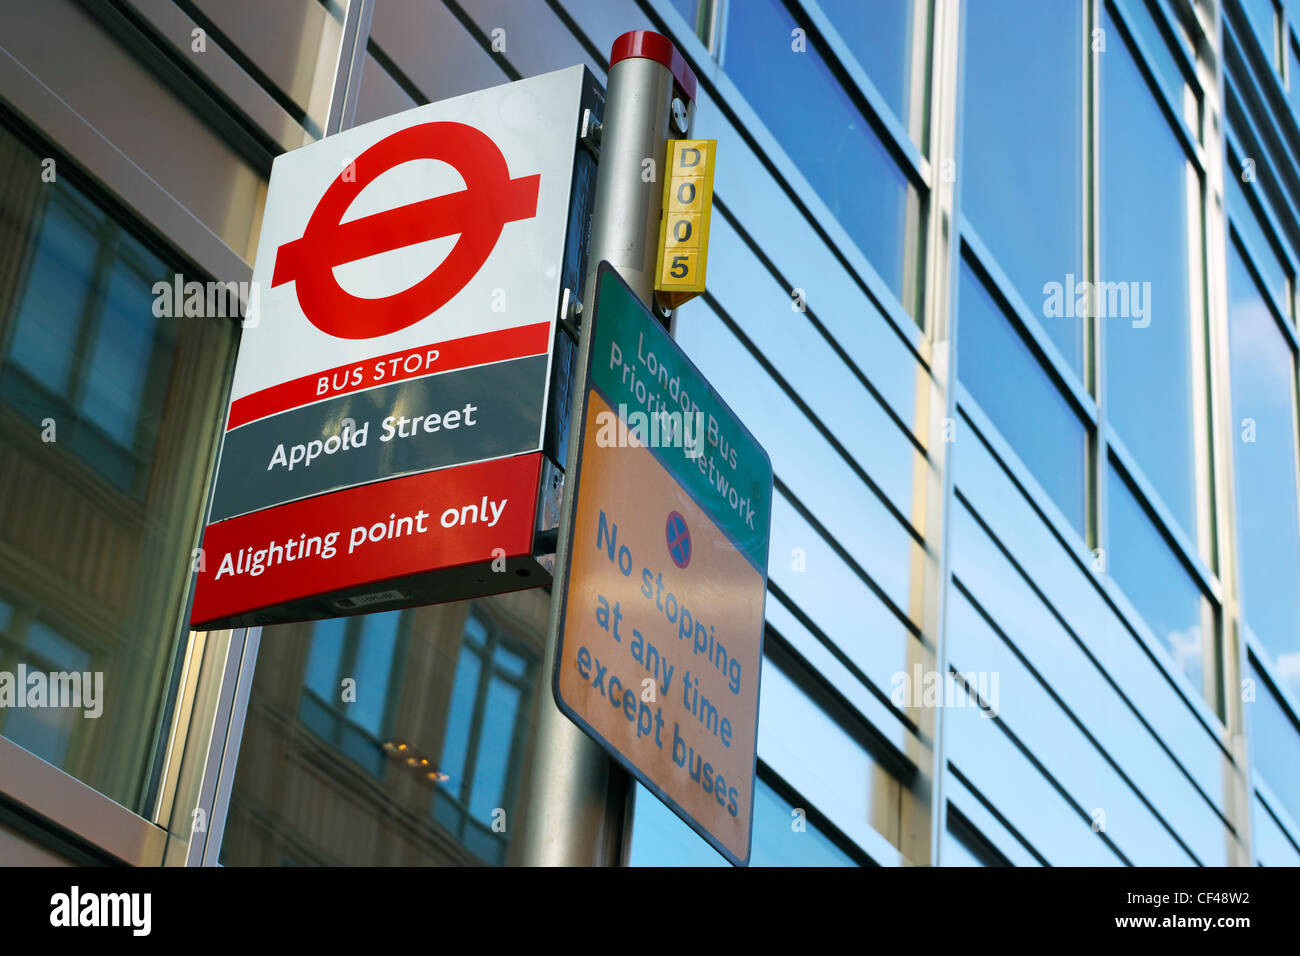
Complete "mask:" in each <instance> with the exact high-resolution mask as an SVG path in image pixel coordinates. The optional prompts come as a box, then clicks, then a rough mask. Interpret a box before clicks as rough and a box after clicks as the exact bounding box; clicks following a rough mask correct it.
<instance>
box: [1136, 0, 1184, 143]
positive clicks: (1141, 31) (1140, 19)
mask: <svg viewBox="0 0 1300 956" xmlns="http://www.w3.org/2000/svg"><path fill="white" fill-rule="evenodd" d="M1154 2H1156V3H1159V2H1160V0H1154ZM1124 10H1125V12H1126V13H1128V15H1129V23H1130V24H1132V26H1133V30H1134V32H1135V33H1136V34H1137V35H1138V37H1139V38H1140V40H1141V42H1142V44H1143V46H1145V47H1146V52H1147V55H1148V56H1149V57H1150V58H1151V60H1150V62H1151V67H1152V69H1154V71H1155V74H1156V78H1157V80H1158V82H1159V83H1160V85H1161V86H1162V87H1163V88H1164V91H1165V93H1166V95H1167V96H1168V97H1169V100H1170V102H1171V103H1172V104H1173V107H1174V110H1175V111H1177V112H1178V115H1179V116H1180V117H1181V118H1182V120H1183V122H1184V123H1185V124H1186V126H1187V130H1188V132H1190V133H1191V134H1192V136H1193V138H1195V139H1199V138H1200V132H1199V131H1200V104H1199V103H1198V102H1197V99H1196V96H1195V94H1193V93H1192V89H1191V87H1190V86H1189V85H1188V83H1187V78H1186V77H1185V76H1184V75H1183V71H1182V68H1181V67H1180V66H1179V65H1178V60H1177V59H1176V58H1175V56H1174V52H1173V50H1171V49H1170V47H1169V43H1168V41H1166V40H1165V36H1164V34H1163V33H1161V32H1160V27H1159V25H1158V24H1157V23H1156V18H1155V14H1154V13H1152V11H1151V6H1150V3H1149V2H1148V0H1124Z"/></svg>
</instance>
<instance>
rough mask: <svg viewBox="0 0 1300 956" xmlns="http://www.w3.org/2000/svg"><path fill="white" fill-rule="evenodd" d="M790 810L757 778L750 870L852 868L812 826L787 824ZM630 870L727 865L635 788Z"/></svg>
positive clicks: (678, 820)
mask: <svg viewBox="0 0 1300 956" xmlns="http://www.w3.org/2000/svg"><path fill="white" fill-rule="evenodd" d="M793 809H794V808H793V807H792V806H791V805H790V804H789V803H788V802H786V800H785V799H784V798H783V797H781V796H780V794H778V793H777V792H776V791H775V790H774V789H772V786H771V785H770V784H769V783H767V782H766V781H765V780H763V778H762V777H760V778H758V780H757V782H756V784H755V788H754V838H753V843H752V846H751V850H750V858H749V865H750V866H856V865H857V862H856V861H855V860H854V859H853V858H852V857H850V856H849V855H848V854H847V853H845V852H844V851H843V850H841V849H840V848H839V847H838V846H837V845H836V844H835V843H834V842H833V841H832V840H831V839H830V837H828V836H826V834H825V833H823V832H821V830H819V829H818V828H817V827H816V826H815V825H813V824H812V823H808V822H807V821H804V829H802V830H795V829H794V828H793V827H792V826H791V823H792V822H793V821H794V817H793V816H792V814H791V811H792V810H793ZM632 827H633V829H632V848H631V852H630V853H629V855H628V865H629V866H726V865H727V861H726V860H725V859H723V857H722V855H721V854H719V853H718V852H717V851H716V850H714V849H713V847H711V846H709V844H708V843H707V842H706V841H705V840H704V838H703V837H701V836H700V835H699V834H697V833H696V832H695V831H694V830H692V829H691V828H690V827H689V826H687V825H686V824H685V823H684V822H682V820H681V818H680V817H678V816H677V815H676V814H675V813H673V812H672V811H671V810H669V809H668V807H667V806H665V805H664V803H663V801H661V800H660V799H659V798H658V797H656V796H655V795H654V794H653V793H651V792H650V791H649V790H647V789H645V787H642V786H641V785H640V784H638V785H637V792H636V812H635V816H634V818H633V824H632Z"/></svg>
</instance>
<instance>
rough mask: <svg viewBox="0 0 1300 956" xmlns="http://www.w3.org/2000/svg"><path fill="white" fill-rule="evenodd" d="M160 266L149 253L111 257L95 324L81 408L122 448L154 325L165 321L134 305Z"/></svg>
mask: <svg viewBox="0 0 1300 956" xmlns="http://www.w3.org/2000/svg"><path fill="white" fill-rule="evenodd" d="M145 270H147V271H145ZM163 272H164V269H163V264H162V263H161V262H160V261H158V260H157V259H156V258H155V257H153V256H149V257H148V260H147V261H146V262H142V263H140V264H139V265H138V266H137V264H135V263H127V262H116V263H114V264H113V267H112V271H111V273H110V275H109V278H108V289H107V291H106V296H105V301H104V312H103V314H102V315H101V316H100V318H99V320H98V328H97V329H96V330H95V342H94V346H93V352H92V358H91V361H90V366H89V368H88V370H87V375H86V390H85V394H84V395H83V397H82V399H81V413H82V414H83V415H84V416H85V417H86V418H87V420H89V421H92V422H94V423H95V424H96V425H98V426H99V427H100V428H101V429H103V430H104V432H105V433H106V434H107V435H108V437H109V438H111V439H112V440H113V441H115V442H116V443H117V444H119V445H121V446H122V447H123V448H126V449H134V448H135V443H136V426H137V425H138V424H139V420H140V413H141V410H142V407H143V404H144V397H145V395H144V390H145V386H146V385H147V384H148V380H149V359H150V358H151V357H152V355H153V344H154V338H155V337H156V336H157V335H158V330H157V325H158V323H159V321H167V320H159V319H157V318H155V317H154V314H153V310H152V309H151V310H149V311H147V312H146V311H144V310H141V309H138V308H136V305H137V303H140V302H143V301H146V300H147V299H149V298H151V297H152V295H153V292H152V289H153V284H154V282H156V281H157V279H158V277H159V276H161V275H162V274H163Z"/></svg>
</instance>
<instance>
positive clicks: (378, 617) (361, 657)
mask: <svg viewBox="0 0 1300 956" xmlns="http://www.w3.org/2000/svg"><path fill="white" fill-rule="evenodd" d="M401 624H402V612H401V611H384V612H381V613H379V614H367V615H366V616H365V617H364V618H362V620H361V634H360V639H359V641H358V644H357V651H356V673H355V674H354V675H351V676H354V677H355V678H356V681H357V700H356V706H355V707H354V708H351V715H352V719H353V720H355V721H356V722H357V723H358V724H360V725H361V726H362V727H364V728H366V730H368V731H370V732H371V733H372V734H374V735H375V736H377V737H378V736H383V735H384V730H385V728H384V710H385V707H386V705H387V703H388V698H389V686H388V685H389V681H390V679H391V678H392V674H393V669H394V664H395V661H394V659H393V656H394V654H396V653H397V637H398V631H399V629H400V628H401ZM345 676H348V675H345Z"/></svg>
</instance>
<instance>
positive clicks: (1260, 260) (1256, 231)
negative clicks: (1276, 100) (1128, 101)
mask: <svg viewBox="0 0 1300 956" xmlns="http://www.w3.org/2000/svg"><path fill="white" fill-rule="evenodd" d="M1296 82H1298V83H1300V77H1297V79H1296ZM1240 168H1241V167H1240V166H1238V167H1237V169H1240ZM1233 172H1234V170H1233V169H1232V167H1229V169H1228V170H1227V173H1228V175H1227V176H1226V177H1225V182H1226V183H1227V184H1228V189H1227V192H1228V212H1229V214H1230V216H1231V219H1232V227H1233V228H1234V229H1236V230H1237V231H1238V232H1239V233H1241V235H1242V236H1244V237H1245V241H1246V246H1247V247H1248V248H1249V250H1250V259H1251V262H1252V264H1253V265H1254V266H1255V268H1256V269H1257V270H1258V271H1259V274H1260V275H1261V276H1262V277H1263V279H1264V284H1265V288H1266V289H1267V290H1268V293H1269V294H1270V295H1271V296H1273V303H1274V305H1276V306H1277V308H1278V311H1279V312H1281V313H1282V315H1283V316H1284V317H1286V318H1287V319H1288V320H1293V319H1294V317H1293V316H1292V315H1291V309H1290V303H1291V281H1290V277H1291V270H1290V269H1289V268H1288V267H1287V265H1286V263H1285V262H1284V261H1283V258H1282V256H1281V255H1280V254H1279V253H1278V250H1277V246H1275V245H1274V244H1273V242H1272V240H1271V239H1269V236H1268V233H1266V232H1265V231H1264V227H1263V225H1262V224H1261V222H1260V219H1259V216H1258V214H1257V213H1256V211H1255V207H1254V206H1253V205H1251V203H1250V200H1249V199H1248V198H1247V196H1246V190H1245V187H1243V186H1242V184H1241V181H1240V180H1239V179H1238V178H1237V176H1234V175H1233Z"/></svg>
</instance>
